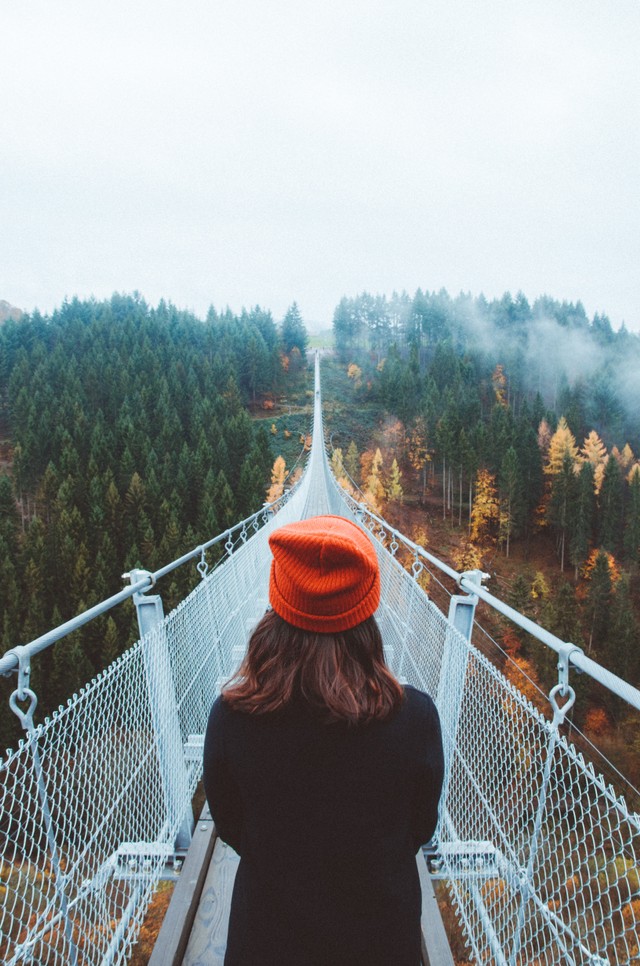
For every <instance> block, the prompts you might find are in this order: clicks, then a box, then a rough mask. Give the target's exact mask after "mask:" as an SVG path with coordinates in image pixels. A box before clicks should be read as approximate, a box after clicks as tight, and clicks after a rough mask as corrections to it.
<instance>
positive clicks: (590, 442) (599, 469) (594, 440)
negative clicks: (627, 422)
mask: <svg viewBox="0 0 640 966" xmlns="http://www.w3.org/2000/svg"><path fill="white" fill-rule="evenodd" d="M608 458H609V457H608V455H607V447H606V446H605V445H604V443H603V442H602V440H601V439H600V437H599V436H598V434H597V433H596V431H595V429H592V430H591V432H590V433H589V435H588V436H587V438H586V439H585V441H584V443H583V444H582V446H581V447H580V459H581V460H582V461H583V462H587V463H590V464H591V466H592V467H593V482H594V488H595V491H596V494H597V493H599V492H600V487H601V486H602V477H603V474H604V468H605V465H606V463H607V460H608Z"/></svg>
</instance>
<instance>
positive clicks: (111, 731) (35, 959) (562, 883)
mask: <svg viewBox="0 0 640 966" xmlns="http://www.w3.org/2000/svg"><path fill="white" fill-rule="evenodd" d="M316 387H317V389H316V396H315V412H314V444H313V446H312V449H311V454H310V457H309V461H308V465H307V469H306V472H305V474H304V476H303V478H302V480H301V481H300V483H299V484H298V486H297V487H296V488H295V490H293V491H292V492H291V493H290V494H289V495H288V496H287V498H285V499H283V501H282V504H281V505H279V508H278V512H277V513H275V514H274V513H273V512H272V511H271V510H265V511H261V513H260V514H257V515H255V516H254V517H253V518H251V519H250V520H248V521H244V522H243V523H242V524H239V525H238V527H236V528H234V529H233V530H232V531H228V532H226V533H225V534H224V535H222V537H220V538H216V539H215V540H214V541H210V544H213V543H216V542H217V543H222V544H223V545H224V547H225V551H226V556H225V558H224V560H223V561H221V562H220V563H219V564H218V565H216V567H215V568H214V569H213V570H211V571H209V569H208V567H207V564H206V547H203V548H196V549H195V550H194V551H193V552H192V553H191V554H188V555H186V556H185V558H181V561H179V562H174V563H175V565H177V564H178V563H180V562H185V561H186V560H187V559H198V560H199V568H198V569H199V572H200V576H201V578H202V579H201V581H200V583H199V585H198V586H197V587H196V588H195V590H194V591H193V592H192V593H191V594H190V595H189V596H188V597H187V598H186V599H185V600H184V601H183V602H182V603H181V604H180V605H179V606H178V607H177V608H176V610H175V611H173V612H172V613H171V614H169V615H168V616H167V617H166V618H164V617H162V615H161V610H160V609H159V605H158V603H157V602H158V599H157V598H154V597H153V596H149V595H145V594H143V593H142V591H143V590H148V589H150V588H151V587H152V585H153V583H154V582H155V578H156V577H157V576H158V575H157V574H156V575H146V576H144V572H137V573H133V574H132V575H131V580H132V587H131V588H129V594H128V595H129V596H133V597H134V601H136V604H137V606H138V607H139V608H141V607H142V606H143V603H144V605H145V606H146V605H148V606H149V607H150V608H151V610H152V611H153V613H154V615H155V616H154V618H153V620H152V621H151V624H150V626H149V630H148V631H147V632H145V633H143V635H142V637H141V639H140V641H139V642H138V643H137V644H136V645H135V646H134V647H133V648H131V649H130V650H129V651H127V652H126V653H125V654H124V655H123V656H122V657H121V658H119V659H118V660H117V661H116V662H115V663H114V664H113V665H112V666H111V667H109V668H108V669H107V670H105V671H104V672H103V673H102V674H100V675H98V676H97V678H96V679H95V680H94V681H92V682H90V683H89V684H88V685H87V687H86V688H84V689H83V690H82V691H81V692H80V693H79V694H77V695H74V696H73V697H71V698H70V699H69V701H68V702H67V704H66V706H64V707H62V708H61V709H59V711H58V712H56V713H55V714H54V715H52V716H51V718H49V719H46V720H45V721H44V722H42V723H41V724H39V725H34V724H33V719H32V718H29V716H28V714H27V712H25V711H24V709H23V705H24V703H25V702H24V701H23V700H20V701H18V708H19V709H22V714H23V723H24V724H25V726H26V735H25V737H24V739H23V740H22V741H21V742H20V744H19V746H18V748H17V749H16V750H15V751H11V752H8V753H7V755H6V756H5V758H4V760H3V761H2V762H1V763H0V776H1V782H0V893H1V895H2V909H1V911H0V958H1V959H2V961H3V962H5V963H7V964H11V966H17V964H23V963H24V964H26V963H30V964H31V963H34V964H43V966H44V964H46V966H50V964H51V966H53V964H55V966H58V964H60V966H62V964H65V966H66V964H69V963H71V964H76V963H77V964H94V963H95V964H98V963H124V962H126V960H127V958H128V954H129V950H130V948H131V944H132V943H133V942H134V941H135V937H136V934H137V930H138V927H139V924H140V922H141V920H142V917H143V916H144V913H145V910H146V908H147V905H148V902H149V900H150V898H151V895H152V893H153V890H154V888H155V885H156V884H157V881H158V879H159V877H160V875H161V874H162V872H163V869H165V868H166V864H167V862H171V861H172V860H173V859H174V857H175V855H176V848H177V843H180V842H182V844H185V840H188V837H189V832H190V827H191V821H190V801H191V796H192V794H193V791H194V789H195V787H196V785H197V783H198V781H199V778H200V775H201V769H202V760H201V754H202V737H203V733H204V729H205V724H206V720H207V717H208V713H209V709H210V707H211V704H212V702H213V700H214V697H215V695H216V694H217V692H218V690H219V687H220V684H221V682H222V681H224V680H226V679H227V678H228V677H229V676H230V674H231V673H232V671H233V670H234V668H235V667H236V666H237V663H238V662H239V660H240V658H241V656H242V653H243V651H244V648H245V646H246V640H247V637H248V633H249V630H250V628H251V626H252V625H253V624H254V623H255V621H256V620H257V619H258V618H259V617H260V615H261V614H262V612H263V610H264V608H265V606H266V600H267V585H268V569H269V561H270V554H269V549H268V544H267V540H268V535H269V532H270V531H271V530H272V529H273V528H274V527H276V526H280V525H281V524H283V523H285V522H288V521H289V520H297V519H301V518H303V517H307V516H312V515H315V514H317V513H339V514H342V515H345V516H349V517H351V518H352V519H355V520H356V521H357V522H359V523H360V524H361V525H362V526H363V527H365V528H366V529H367V530H368V531H369V532H370V533H371V536H372V538H373V539H374V543H375V546H376V550H377V553H378V559H379V561H380V568H381V585H382V600H381V605H380V608H379V611H378V614H377V617H378V620H379V623H380V626H381V630H382V635H383V640H384V641H385V650H386V654H387V659H388V661H389V663H390V665H391V667H392V668H393V670H394V671H395V672H396V673H397V674H398V676H399V677H400V678H401V679H402V680H404V681H406V682H408V683H410V684H413V685H415V686H416V687H419V688H421V689H423V690H426V691H428V692H429V693H431V694H432V695H433V696H434V698H435V700H436V702H437V705H438V708H439V711H440V716H441V721H442V727H443V737H444V743H445V752H446V758H447V771H446V778H445V788H444V793H443V799H442V804H441V818H440V824H439V832H438V841H437V852H436V854H435V856H434V857H433V859H432V861H431V865H432V871H433V872H434V874H435V875H437V876H439V877H441V878H443V879H445V880H446V881H447V883H448V886H449V889H450V890H451V894H452V896H453V900H454V903H455V906H456V909H457V912H458V916H459V918H460V920H461V922H462V925H463V927H464V930H465V933H466V937H467V940H468V943H469V946H470V954H469V955H470V958H473V959H474V961H476V962H478V963H485V962H490V963H497V964H514V966H515V964H521V966H524V964H548V966H552V964H553V966H556V964H559V963H567V964H569V963H571V964H585V966H586V964H591V966H595V964H604V963H617V964H623V963H624V964H626V963H631V962H633V961H637V960H639V957H640V954H639V952H638V924H639V920H640V882H639V869H638V860H639V852H640V817H639V816H638V815H637V814H635V813H633V812H632V811H631V810H630V809H629V808H628V806H627V804H626V803H625V801H624V799H623V798H621V797H619V796H618V794H617V793H616V791H615V790H614V789H613V787H612V786H610V785H608V784H607V783H606V782H605V781H604V780H603V779H602V777H601V776H600V775H599V774H598V773H597V772H596V770H595V769H594V768H593V766H592V765H591V764H589V763H588V762H587V761H586V760H585V758H584V757H583V756H582V755H581V754H580V753H579V752H577V751H576V749H575V748H574V747H573V745H572V744H571V743H570V742H569V741H568V740H567V739H566V738H565V737H563V736H562V734H561V732H560V724H561V722H560V719H559V717H558V716H557V715H556V716H555V717H556V720H555V722H552V721H548V720H547V719H546V718H545V717H544V716H543V715H542V714H541V713H540V712H539V711H538V710H536V709H535V708H534V707H533V706H532V705H531V704H530V702H529V701H528V700H527V699H526V698H525V697H524V696H523V695H522V694H521V693H520V692H519V691H518V690H517V689H516V688H515V687H514V686H513V685H512V684H510V683H509V682H508V681H507V680H506V679H505V678H504V677H503V676H502V674H501V673H500V672H499V671H498V670H497V669H496V668H495V667H494V666H493V665H492V664H491V663H490V662H489V661H488V659H487V658H486V657H485V656H484V655H482V654H481V653H479V652H478V651H477V650H476V648H474V647H473V646H472V644H471V643H470V633H469V631H470V627H471V619H470V615H471V616H472V613H473V607H474V605H475V601H476V600H477V596H474V594H473V591H474V590H476V589H477V587H478V585H477V583H476V582H474V578H473V575H467V576H466V577H461V576H460V575H457V574H456V573H455V572H454V571H451V570H450V568H446V567H443V568H442V569H444V571H445V572H446V573H448V575H449V576H452V577H453V578H454V579H457V580H458V582H459V583H460V584H461V585H462V586H463V587H464V588H465V589H466V590H469V591H471V592H472V593H471V595H466V594H465V595H454V603H455V604H456V606H457V607H458V609H457V610H455V608H454V610H452V611H451V612H450V614H449V617H448V618H447V617H445V616H444V615H443V614H442V612H441V611H440V610H438V608H437V607H436V606H435V604H434V603H433V602H432V601H430V600H429V598H428V596H427V595H426V594H425V592H424V590H423V589H422V586H421V572H422V568H423V567H424V566H425V564H427V563H429V564H431V563H433V562H434V561H435V560H436V558H433V557H431V555H429V554H428V553H426V552H425V551H424V550H423V549H422V548H419V547H417V546H416V545H415V544H413V543H411V541H408V540H406V538H404V537H403V536H402V534H399V533H398V532H397V531H395V530H394V529H393V528H391V527H390V526H389V525H388V524H386V523H385V521H384V520H382V519H381V518H379V517H377V516H375V515H373V514H371V513H369V512H368V511H367V510H366V508H364V507H363V506H361V505H360V504H358V503H357V502H356V501H355V500H353V499H352V498H350V497H348V496H347V495H346V494H345V493H344V491H342V490H341V489H340V488H339V487H338V486H337V484H336V482H335V480H334V479H333V477H332V476H331V474H330V471H329V468H328V463H327V460H326V456H325V453H324V450H323V447H322V433H321V400H320V393H319V383H318V382H316ZM401 559H402V561H403V562H401ZM436 563H437V564H438V565H439V564H440V562H439V561H436ZM173 566H174V565H173V564H172V565H169V567H168V568H164V570H165V571H166V570H167V569H171V568H172V567H173ZM159 573H160V572H159ZM476 578H477V575H476ZM487 596H489V597H490V595H487V594H486V593H485V599H486V598H487ZM154 602H155V603H154ZM488 602H489V603H490V601H488ZM143 626H144V624H143ZM556 644H557V647H556V649H557V650H558V652H559V654H560V657H561V663H562V658H563V655H564V658H565V663H564V667H565V671H568V668H569V666H570V663H571V660H572V659H573V655H572V653H571V652H570V650H569V649H568V648H565V650H564V651H563V649H562V644H563V642H556ZM16 650H17V653H16V651H14V653H13V654H12V655H11V656H10V657H9V658H7V657H6V656H5V658H2V659H0V669H5V670H6V669H8V668H9V667H10V668H14V667H15V668H17V669H18V672H19V677H18V685H19V686H20V683H21V682H22V685H23V690H22V692H21V693H20V694H19V697H20V698H21V699H24V698H26V699H27V702H29V694H28V693H27V692H28V690H29V689H28V687H27V686H26V682H28V675H27V669H26V662H27V661H28V660H30V659H31V658H32V657H33V654H31V653H30V652H29V650H28V648H27V649H22V650H20V649H16ZM36 653H37V652H36ZM578 659H579V655H578ZM1 662H4V664H2V663H1ZM591 670H593V669H591ZM561 673H562V672H561ZM569 686H570V685H569V684H567V685H566V687H569ZM18 691H19V688H18V689H17V691H16V693H18ZM565 692H566V688H565ZM628 693H629V695H630V697H631V699H632V700H634V693H635V695H637V692H636V691H635V689H629V692H628ZM638 697H639V698H640V695H638ZM29 707H30V704H29ZM27 711H28V708H27Z"/></svg>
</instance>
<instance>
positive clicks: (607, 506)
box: [599, 459, 623, 553]
mask: <svg viewBox="0 0 640 966" xmlns="http://www.w3.org/2000/svg"><path fill="white" fill-rule="evenodd" d="M622 519H623V494H622V475H621V473H620V466H619V464H618V462H617V460H615V459H609V460H608V461H607V465H606V467H605V470H604V476H603V478H602V488H601V490H600V526H599V539H600V545H601V546H602V547H604V549H605V550H609V551H610V552H611V553H617V551H618V548H619V547H620V545H621V543H622Z"/></svg>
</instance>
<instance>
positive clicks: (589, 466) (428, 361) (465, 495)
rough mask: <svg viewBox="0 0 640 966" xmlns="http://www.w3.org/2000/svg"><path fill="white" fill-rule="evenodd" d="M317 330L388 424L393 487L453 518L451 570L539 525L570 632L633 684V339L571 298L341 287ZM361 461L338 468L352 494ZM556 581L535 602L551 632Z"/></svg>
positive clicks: (637, 390)
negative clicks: (324, 331)
mask: <svg viewBox="0 0 640 966" xmlns="http://www.w3.org/2000/svg"><path fill="white" fill-rule="evenodd" d="M333 331H334V341H335V345H336V352H337V355H338V358H339V360H340V362H341V364H342V366H343V367H344V371H345V372H346V374H347V377H348V382H349V383H350V384H351V386H352V392H353V397H354V400H358V401H359V402H360V403H362V404H364V403H369V404H377V405H379V406H380V408H381V410H384V411H386V412H387V413H388V414H389V416H391V417H393V418H396V419H397V420H398V421H399V429H394V435H395V437H396V438H400V439H401V442H400V444H399V445H397V444H396V445H394V446H393V447H392V448H390V450H389V454H388V456H387V455H386V454H385V459H387V460H389V461H390V459H391V457H392V456H393V458H396V459H398V460H399V464H400V468H401V470H402V472H403V474H404V478H403V479H404V489H405V494H406V491H407V487H406V483H407V481H408V479H410V478H411V476H412V475H413V479H414V486H413V489H414V493H416V494H418V495H419V496H418V498H419V499H420V500H421V501H422V502H423V503H424V502H425V501H426V500H428V501H429V504H430V512H433V510H434V507H437V508H438V509H437V512H438V513H439V515H440V517H441V519H442V520H443V521H444V522H448V523H449V524H450V525H451V526H452V527H458V528H459V533H460V544H461V545H460V549H459V551H458V553H457V558H456V559H455V560H454V561H453V562H454V564H455V565H456V567H457V568H458V569H460V570H464V569H471V568H474V567H484V568H485V569H486V567H487V566H489V565H490V564H489V561H490V560H492V559H494V556H495V553H496V552H500V553H502V554H503V555H504V557H505V558H508V557H509V555H510V554H511V553H512V552H513V549H514V547H516V546H517V547H519V548H520V553H524V557H525V559H527V558H528V555H529V553H530V552H531V553H533V554H535V550H534V549H533V541H534V539H536V540H537V539H538V538H539V537H541V536H544V535H545V534H548V535H550V536H551V538H552V540H553V546H554V548H555V552H556V555H557V567H558V571H559V573H560V574H561V575H564V577H563V578H561V583H562V584H565V582H566V588H567V589H565V590H563V594H564V595H565V597H564V598H563V599H565V603H566V598H567V595H570V596H571V598H572V599H573V609H574V611H575V613H576V615H578V617H579V619H578V617H576V620H575V621H574V623H573V625H572V628H573V630H575V627H576V625H577V624H579V625H580V626H581V628H582V629H581V631H580V634H579V637H578V638H577V639H575V640H574V643H578V644H582V645H584V647H585V649H586V650H587V651H588V652H589V653H593V655H594V656H596V658H597V659H599V660H601V661H602V662H603V663H604V664H605V665H606V666H607V667H609V668H611V669H612V670H614V671H616V672H617V673H619V674H620V675H621V676H623V677H625V678H626V679H627V680H629V679H631V680H632V681H637V680H638V676H639V674H640V654H639V649H638V647H637V645H636V646H635V647H631V646H630V644H629V640H630V639H633V637H634V635H635V640H636V641H637V638H638V633H639V627H638V620H637V618H636V617H635V612H636V611H637V610H638V609H639V605H640V599H639V597H640V595H639V593H638V580H637V575H638V564H639V561H640V539H639V538H640V459H639V457H640V377H639V373H640V337H638V336H637V335H633V334H631V333H629V332H628V331H626V329H625V328H624V327H623V328H622V329H621V330H620V331H618V332H614V331H613V329H612V327H611V324H610V322H609V320H608V318H607V317H606V316H604V315H595V316H594V317H593V319H588V318H587V316H586V313H585V311H584V308H583V307H582V305H581V304H580V303H579V302H578V303H576V304H571V303H566V302H564V303H559V302H556V301H554V300H552V299H549V298H547V297H543V298H540V299H537V300H536V301H535V302H534V303H533V304H532V305H530V304H529V302H528V301H527V299H526V298H525V297H524V295H522V294H518V295H517V296H516V298H515V299H514V298H513V297H512V296H511V295H510V294H509V293H507V294H505V295H504V296H503V297H502V298H501V299H496V300H493V301H491V302H489V301H487V300H486V299H484V298H483V297H482V296H481V297H479V298H472V297H471V296H470V295H464V294H462V295H459V296H458V297H456V298H451V297H450V296H449V295H448V294H447V293H446V292H444V291H440V292H437V293H435V292H434V293H429V292H422V291H420V290H419V291H418V292H416V293H415V295H414V296H413V297H410V296H408V295H407V294H405V293H403V294H401V295H398V294H394V295H393V296H392V297H391V298H389V299H387V298H386V297H384V296H372V295H370V294H369V293H366V292H365V293H362V294H361V295H358V296H356V297H354V298H346V297H345V298H343V299H342V300H341V301H340V303H339V305H338V306H337V307H336V310H335V313H334V319H333ZM376 445H378V439H376V441H375V442H372V443H371V448H372V451H373V449H374V448H375V446H376ZM363 465H364V464H363ZM369 472H370V471H369V469H368V463H367V468H366V471H365V470H364V469H363V470H362V471H361V472H360V473H357V475H356V476H355V477H353V479H355V481H356V482H357V483H358V484H359V485H360V487H361V489H362V490H363V491H366V492H368V491H369V490H370V489H371V487H370V485H369V478H368V476H367V474H368V473H369ZM382 472H383V473H384V472H388V468H385V469H383V470H382ZM374 505H376V504H375V503H374ZM536 546H539V544H536ZM434 549H435V552H436V553H437V548H434ZM528 593H529V594H530V595H531V599H530V600H529V602H527V600H526V599H525V598H524V597H523V599H522V600H519V601H517V602H516V606H518V608H519V609H521V610H523V609H524V610H526V608H527V607H528V606H534V602H537V603H535V606H536V607H538V608H540V600H541V599H542V598H544V597H545V592H543V591H541V590H540V589H539V588H538V590H536V589H535V588H534V587H530V588H529V591H528ZM558 593H559V592H557V589H556V588H555V587H554V588H552V589H551V590H549V589H547V591H546V604H545V607H544V608H543V609H542V610H540V614H539V618H540V619H541V621H542V622H543V623H545V622H546V626H549V627H550V629H551V630H553V629H554V626H552V625H559V623H560V617H559V611H560V605H559V604H558V601H557V600H556V597H557V596H558ZM563 606H564V605H563ZM572 639H573V638H572ZM551 670H552V671H553V669H551ZM610 710H611V713H612V714H614V713H621V712H620V707H618V706H616V707H614V708H613V709H610Z"/></svg>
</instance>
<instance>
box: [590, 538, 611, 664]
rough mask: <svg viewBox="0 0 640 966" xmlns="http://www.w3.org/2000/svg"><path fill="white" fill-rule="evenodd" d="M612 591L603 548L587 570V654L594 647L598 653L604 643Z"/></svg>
mask: <svg viewBox="0 0 640 966" xmlns="http://www.w3.org/2000/svg"><path fill="white" fill-rule="evenodd" d="M612 592H613V588H612V579H611V564H610V561H609V555H608V554H607V553H606V552H605V551H604V550H599V551H598V552H597V554H596V555H595V559H594V564H593V567H592V568H591V569H590V572H589V586H588V590H587V596H586V617H587V621H588V626H589V644H588V651H587V653H589V654H590V653H591V650H592V649H593V648H595V650H596V653H597V654H598V655H599V654H600V652H601V651H602V649H603V647H604V645H605V643H606V640H607V636H608V632H609V622H610V612H611V600H612Z"/></svg>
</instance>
